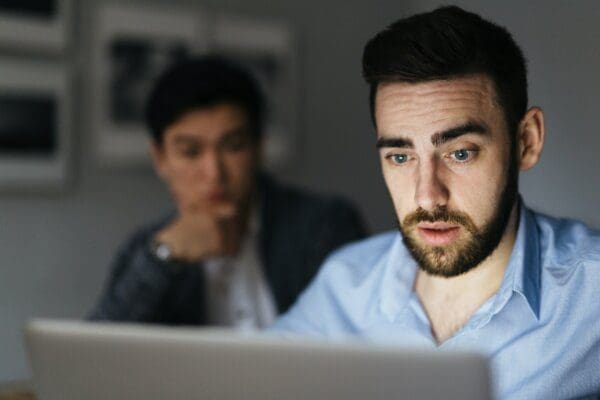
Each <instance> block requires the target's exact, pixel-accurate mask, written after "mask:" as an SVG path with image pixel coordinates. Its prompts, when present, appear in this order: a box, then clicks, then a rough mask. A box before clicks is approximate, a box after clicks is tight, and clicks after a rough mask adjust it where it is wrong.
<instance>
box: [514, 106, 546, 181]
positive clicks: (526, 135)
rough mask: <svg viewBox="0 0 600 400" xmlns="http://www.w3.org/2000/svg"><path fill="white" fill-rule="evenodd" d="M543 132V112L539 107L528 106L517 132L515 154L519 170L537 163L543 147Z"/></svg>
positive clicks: (526, 168)
mask: <svg viewBox="0 0 600 400" xmlns="http://www.w3.org/2000/svg"><path fill="white" fill-rule="evenodd" d="M545 134H546V132H545V130H544V112H543V111H542V109H541V108H539V107H532V108H530V109H529V110H527V112H526V113H525V116H524V117H523V119H522V120H521V123H520V124H519V131H518V133H517V141H518V142H517V151H518V153H517V154H518V156H519V169H520V170H521V171H526V170H528V169H530V168H533V166H534V165H535V164H537V162H538V160H539V159H540V155H541V154H542V148H543V147H544V137H545Z"/></svg>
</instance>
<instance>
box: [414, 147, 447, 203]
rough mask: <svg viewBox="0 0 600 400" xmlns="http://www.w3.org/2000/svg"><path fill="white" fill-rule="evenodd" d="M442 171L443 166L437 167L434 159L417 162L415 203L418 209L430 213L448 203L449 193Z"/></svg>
mask: <svg viewBox="0 0 600 400" xmlns="http://www.w3.org/2000/svg"><path fill="white" fill-rule="evenodd" d="M442 169H443V165H439V161H438V160H437V159H436V158H435V157H432V158H431V159H426V160H419V167H418V172H417V175H418V176H417V187H416V191H415V201H416V203H417V205H418V206H419V207H420V208H422V209H424V210H428V211H431V210H433V209H435V208H436V207H438V206H445V205H446V204H447V203H448V197H449V195H450V193H449V191H448V188H447V186H446V185H445V183H444V179H443V178H444V177H443V170H442Z"/></svg>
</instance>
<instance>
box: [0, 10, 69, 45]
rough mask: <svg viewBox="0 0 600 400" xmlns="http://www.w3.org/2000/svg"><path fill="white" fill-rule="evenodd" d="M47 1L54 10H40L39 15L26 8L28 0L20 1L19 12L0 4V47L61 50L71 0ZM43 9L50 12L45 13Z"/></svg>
mask: <svg viewBox="0 0 600 400" xmlns="http://www.w3.org/2000/svg"><path fill="white" fill-rule="evenodd" d="M15 4H16V3H15ZM50 5H51V7H54V10H53V11H52V10H50V9H49V10H45V11H44V10H42V11H41V15H40V14H38V15H36V14H35V13H33V12H30V11H29V10H27V8H28V7H29V5H28V3H27V2H22V8H23V9H22V10H21V12H17V11H16V10H14V9H12V10H7V9H3V8H2V7H0V47H2V48H9V49H11V50H16V51H20V52H22V51H33V52H37V53H56V54H60V53H64V52H65V50H66V48H67V43H68V40H67V39H68V33H69V29H70V20H71V15H72V0H54V1H53V2H50ZM38 11H40V10H38ZM46 12H48V13H49V14H48V15H44V13H46Z"/></svg>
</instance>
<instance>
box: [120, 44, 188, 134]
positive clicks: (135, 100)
mask: <svg viewBox="0 0 600 400" xmlns="http://www.w3.org/2000/svg"><path fill="white" fill-rule="evenodd" d="M188 55H189V49H188V48H187V47H186V43H184V42H182V41H177V40H163V39H159V38H156V39H154V40H152V39H149V40H144V39H140V38H133V37H118V38H115V40H114V41H113V42H112V43H111V44H110V64H111V65H110V68H111V71H110V88H109V89H110V118H111V119H112V120H113V121H115V122H116V123H119V124H127V123H136V122H139V121H141V120H142V119H143V109H144V102H145V100H146V98H147V97H148V94H149V90H150V88H151V87H152V83H153V82H154V80H155V79H156V77H157V76H158V74H160V72H161V71H162V70H163V69H165V68H166V67H167V66H168V65H169V64H171V63H173V62H177V61H180V60H183V59H184V58H185V57H187V56H188Z"/></svg>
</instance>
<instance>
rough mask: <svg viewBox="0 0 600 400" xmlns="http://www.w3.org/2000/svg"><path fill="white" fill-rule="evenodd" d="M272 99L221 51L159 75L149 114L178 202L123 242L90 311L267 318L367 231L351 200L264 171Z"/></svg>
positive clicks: (101, 316)
mask: <svg viewBox="0 0 600 400" xmlns="http://www.w3.org/2000/svg"><path fill="white" fill-rule="evenodd" d="M263 104H264V102H263V99H262V96H261V92H260V89H259V87H258V85H257V83H256V81H255V80H254V79H253V78H252V77H251V76H250V75H249V73H248V72H247V71H245V70H243V69H241V68H240V67H239V66H237V65H235V64H233V63H232V62H230V61H228V60H225V59H223V58H220V57H217V56H205V57H201V58H196V59H191V60H188V61H185V62H183V63H181V64H178V65H175V66H173V67H172V68H170V69H168V70H167V71H166V72H165V73H164V74H163V75H162V76H161V77H160V78H159V80H158V82H157V84H156V86H155V87H154V89H153V91H152V93H151V95H150V98H149V101H148V103H147V108H146V119H147V123H148V125H149V128H150V133H151V136H152V145H151V152H152V159H153V164H154V167H155V170H156V172H157V173H158V175H159V176H160V177H161V178H162V179H163V180H164V181H165V183H166V184H167V186H168V188H169V190H170V192H171V194H172V197H173V200H174V202H175V204H176V208H177V210H176V212H174V213H171V214H170V215H168V216H166V217H163V218H160V219H159V220H158V221H155V222H153V223H151V224H149V225H148V226H146V227H143V228H142V229H140V230H138V231H137V232H136V233H134V234H133V236H132V237H131V238H130V239H129V240H128V241H127V242H126V243H125V245H124V246H123V247H122V248H121V250H120V252H119V253H118V255H117V257H116V260H115V262H114V266H113V268H112V272H111V275H110V278H109V279H108V282H107V284H106V287H105V289H104V293H103V294H102V296H101V298H100V301H99V302H98V304H97V305H96V306H95V308H94V309H93V311H92V312H91V314H90V319H93V320H112V321H138V322H150V323H161V324H185V325H199V324H200V325H204V324H210V325H220V326H233V327H238V328H249V329H252V328H262V327H265V326H267V325H269V324H270V323H271V322H272V321H273V320H274V318H275V317H276V315H277V314H279V313H281V312H284V311H286V310H287V309H288V307H289V306H290V305H291V304H292V303H293V302H294V301H295V299H296V297H297V296H298V294H299V293H300V292H301V291H302V290H303V289H304V288H305V286H306V285H307V284H308V282H309V281H310V280H311V279H312V278H313V276H314V275H315V273H316V271H317V268H318V267H319V265H320V264H321V262H322V261H323V259H324V257H325V256H326V255H327V254H328V253H329V252H330V251H332V250H333V249H335V248H336V247H338V246H340V245H341V244H344V243H346V242H348V241H351V240H356V239H359V238H361V237H363V236H364V232H365V231H364V227H363V224H362V222H361V218H360V216H359V214H358V213H357V211H356V210H355V209H354V208H353V207H351V206H350V205H349V204H348V203H347V202H345V201H343V200H341V199H338V198H326V197H317V196H315V195H312V194H309V193H306V192H303V191H300V190H298V189H294V188H291V187H287V186H282V185H280V184H278V183H277V182H275V181H274V180H273V179H271V178H270V177H268V176H267V175H266V174H265V173H264V172H262V171H261V167H260V165H261V160H260V158H261V132H262V128H263V119H264V112H263V108H264V105H263Z"/></svg>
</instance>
